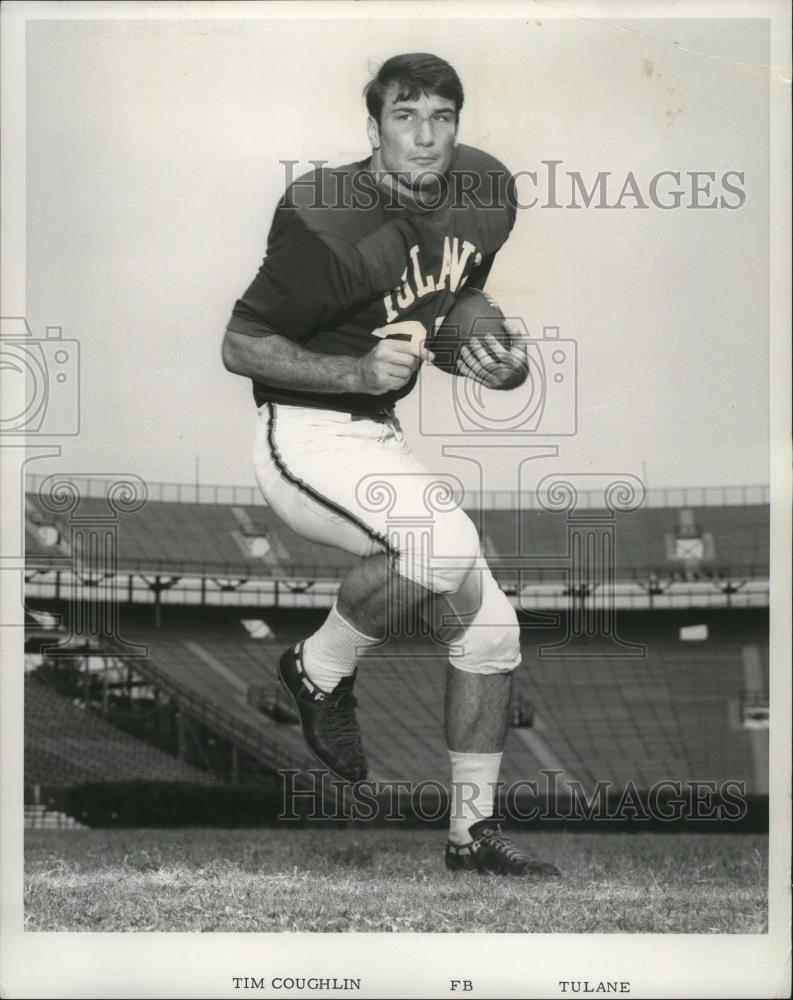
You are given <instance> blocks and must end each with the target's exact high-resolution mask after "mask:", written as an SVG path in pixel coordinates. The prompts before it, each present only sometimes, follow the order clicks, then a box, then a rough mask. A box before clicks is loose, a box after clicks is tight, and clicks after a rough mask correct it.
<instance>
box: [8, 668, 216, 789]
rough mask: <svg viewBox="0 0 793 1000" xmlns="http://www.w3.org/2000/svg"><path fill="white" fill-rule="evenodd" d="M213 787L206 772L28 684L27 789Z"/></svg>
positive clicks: (33, 682)
mask: <svg viewBox="0 0 793 1000" xmlns="http://www.w3.org/2000/svg"><path fill="white" fill-rule="evenodd" d="M136 779H139V780H141V779H142V780H151V781H173V782H178V781H186V782H194V783H198V784H207V783H210V784H211V783H214V779H213V778H212V776H211V775H209V774H207V773H206V772H205V771H201V770H198V769H197V768H194V767H190V766H189V765H187V764H183V763H181V762H180V761H178V760H176V759H175V758H174V757H171V756H170V755H169V754H166V753H162V752H161V751H159V750H157V749H155V748H154V747H151V746H149V745H148V744H146V743H143V742H141V741H140V740H137V739H135V738H134V737H132V736H129V735H128V734H127V733H124V732H121V731H120V730H119V729H117V728H116V727H115V726H112V725H110V724H109V723H107V722H105V720H104V719H102V718H101V717H100V716H98V715H96V714H95V713H93V712H91V711H90V710H88V709H85V708H80V707H78V706H77V705H75V704H73V703H72V701H71V700H70V699H69V698H67V697H64V696H63V695H60V694H57V693H56V692H55V691H53V690H52V689H51V688H49V687H48V686H47V685H46V684H42V683H41V682H40V681H38V680H37V679H36V678H35V677H31V676H29V677H26V678H25V784H26V785H28V786H30V785H36V784H38V785H47V786H64V785H72V784H79V783H81V782H84V781H134V780H136Z"/></svg>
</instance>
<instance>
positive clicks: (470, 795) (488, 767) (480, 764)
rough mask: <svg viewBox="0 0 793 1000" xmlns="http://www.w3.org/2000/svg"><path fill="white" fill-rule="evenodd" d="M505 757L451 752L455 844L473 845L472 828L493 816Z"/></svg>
mask: <svg viewBox="0 0 793 1000" xmlns="http://www.w3.org/2000/svg"><path fill="white" fill-rule="evenodd" d="M503 756H504V755H503V753H457V752H456V751H455V750H450V751H449V760H450V761H451V764H452V782H451V786H452V801H451V810H450V814H449V840H450V841H451V842H452V843H453V844H458V845H461V844H468V843H470V840H471V834H470V833H469V832H468V828H469V826H471V824H472V823H476V822H477V821H478V820H480V819H489V818H490V817H491V816H492V815H493V811H494V810H493V807H494V802H495V797H496V782H497V781H498V772H499V771H500V770H501V758H502V757H503Z"/></svg>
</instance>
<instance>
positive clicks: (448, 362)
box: [426, 288, 511, 375]
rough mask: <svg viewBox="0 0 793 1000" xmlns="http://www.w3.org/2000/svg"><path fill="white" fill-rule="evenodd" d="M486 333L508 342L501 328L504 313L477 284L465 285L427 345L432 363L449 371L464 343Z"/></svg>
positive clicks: (451, 372) (507, 344) (500, 341)
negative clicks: (468, 286) (475, 286)
mask: <svg viewBox="0 0 793 1000" xmlns="http://www.w3.org/2000/svg"><path fill="white" fill-rule="evenodd" d="M487 334H492V335H493V336H494V337H495V338H496V340H498V342H499V343H500V344H502V345H503V346H504V347H510V346H511V338H510V335H509V333H508V331H507V330H505V329H504V313H503V312H502V311H501V309H500V308H499V306H498V303H496V302H495V301H494V300H493V299H491V298H490V296H489V295H488V294H487V292H483V291H481V289H479V288H466V289H464V290H463V291H462V292H461V293H460V295H459V296H458V297H457V301H456V302H455V303H454V305H453V306H452V308H451V309H450V310H449V312H448V313H447V315H446V316H445V317H444V320H443V323H442V324H441V325H440V326H439V327H438V329H437V331H436V333H435V335H434V336H433V337H432V339H431V340H430V341H429V342H428V343H427V345H426V346H427V348H428V349H429V350H430V351H432V352H433V354H434V355H435V360H434V361H433V364H434V365H435V367H436V368H440V369H442V370H443V371H445V372H448V373H449V374H450V375H451V374H453V373H454V371H455V368H456V365H457V356H458V354H459V351H460V348H461V347H462V346H463V344H467V343H468V342H469V341H471V340H473V339H475V338H476V339H481V338H482V337H485V336H486V335H487Z"/></svg>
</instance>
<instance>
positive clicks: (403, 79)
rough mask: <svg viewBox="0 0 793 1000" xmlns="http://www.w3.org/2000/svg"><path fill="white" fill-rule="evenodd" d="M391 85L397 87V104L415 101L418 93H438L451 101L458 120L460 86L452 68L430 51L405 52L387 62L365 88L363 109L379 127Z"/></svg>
mask: <svg viewBox="0 0 793 1000" xmlns="http://www.w3.org/2000/svg"><path fill="white" fill-rule="evenodd" d="M392 83H396V84H398V86H399V90H398V91H397V96H396V99H397V100H398V101H415V99H416V98H417V97H418V96H419V94H437V95H438V96H439V97H445V98H446V99H447V100H449V101H454V108H455V112H456V114H457V117H458V118H459V117H460V108H462V106H463V96H464V95H463V85H462V83H461V82H460V77H459V76H458V75H457V73H456V72H455V70H454V68H453V67H452V66H450V65H449V63H447V62H446V60H445V59H441V58H440V57H439V56H433V55H431V54H430V53H429V52H407V53H404V54H403V55H399V56H391V58H390V59H386V61H385V62H384V63H383V65H382V66H381V67H380V69H379V70H378V72H377V76H376V77H375V78H374V79H373V80H370V81H369V83H367V85H366V86H365V87H364V90H363V93H364V97H365V98H366V108H367V110H368V111H369V114H370V115H371V116H372V118H374V120H375V121H376V122H377V123H378V125H379V124H380V113H381V112H382V110H383V104H384V102H385V95H386V92H387V91H388V88H389V87H390V86H391V84H392Z"/></svg>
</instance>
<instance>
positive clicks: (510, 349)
mask: <svg viewBox="0 0 793 1000" xmlns="http://www.w3.org/2000/svg"><path fill="white" fill-rule="evenodd" d="M427 346H428V347H429V348H430V349H431V350H432V352H433V353H434V355H435V358H434V360H433V364H434V365H435V366H436V367H437V368H441V369H442V370H443V371H445V372H448V373H449V374H451V375H463V376H465V377H467V378H471V379H473V380H474V381H475V382H480V383H481V384H482V385H484V386H486V387H487V388H488V389H515V388H516V387H517V386H519V385H522V384H523V383H524V382H525V381H526V378H527V376H528V374H529V359H528V343H527V338H526V334H525V331H524V329H523V327H522V325H521V324H520V323H516V322H514V321H510V320H507V319H505V317H504V313H503V312H502V311H501V309H500V308H499V307H498V305H497V303H496V302H494V301H493V299H491V298H490V296H489V295H487V294H486V293H485V292H483V291H481V290H480V289H478V288H466V289H465V290H464V291H463V292H462V293H461V294H460V296H459V297H458V299H457V301H456V302H455V304H454V306H453V307H452V309H451V311H450V312H449V313H448V315H447V316H446V318H445V319H444V321H443V325H442V326H441V327H439V329H438V332H437V333H436V334H435V336H434V337H433V338H432V342H431V343H430V344H428V345H427Z"/></svg>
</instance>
